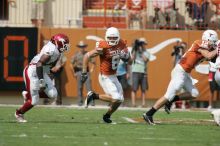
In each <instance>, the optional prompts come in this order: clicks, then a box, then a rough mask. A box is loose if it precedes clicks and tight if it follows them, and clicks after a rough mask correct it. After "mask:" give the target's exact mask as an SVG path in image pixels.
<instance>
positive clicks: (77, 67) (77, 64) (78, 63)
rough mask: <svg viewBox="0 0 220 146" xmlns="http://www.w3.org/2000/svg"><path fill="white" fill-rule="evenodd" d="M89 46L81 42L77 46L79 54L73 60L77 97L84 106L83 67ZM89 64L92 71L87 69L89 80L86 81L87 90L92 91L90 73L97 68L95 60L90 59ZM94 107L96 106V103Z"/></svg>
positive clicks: (72, 67)
mask: <svg viewBox="0 0 220 146" xmlns="http://www.w3.org/2000/svg"><path fill="white" fill-rule="evenodd" d="M87 46H88V45H87V44H85V43H84V42H83V41H80V42H79V43H78V44H77V47H78V48H79V49H80V51H78V52H77V53H75V54H74V55H73V56H72V58H71V66H70V67H71V69H72V71H73V75H74V77H75V78H76V80H77V96H78V105H79V106H82V105H83V85H84V83H82V82H81V73H82V67H83V57H84V55H85V54H86V53H87V51H86V50H85V49H86V48H87ZM89 63H90V64H91V67H90V70H89V67H88V68H87V74H88V80H86V82H85V85H86V90H87V91H91V90H92V87H91V78H90V73H92V72H93V70H94V67H95V61H94V59H90V60H89ZM92 105H95V103H94V101H93V103H92Z"/></svg>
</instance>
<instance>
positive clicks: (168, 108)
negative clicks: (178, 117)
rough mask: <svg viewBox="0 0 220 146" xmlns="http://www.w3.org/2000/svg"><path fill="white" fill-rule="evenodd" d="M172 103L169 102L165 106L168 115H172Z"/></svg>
mask: <svg viewBox="0 0 220 146" xmlns="http://www.w3.org/2000/svg"><path fill="white" fill-rule="evenodd" d="M172 104H173V103H172V102H169V101H167V102H166V103H165V105H164V110H165V112H166V113H167V114H170V109H171V107H172Z"/></svg>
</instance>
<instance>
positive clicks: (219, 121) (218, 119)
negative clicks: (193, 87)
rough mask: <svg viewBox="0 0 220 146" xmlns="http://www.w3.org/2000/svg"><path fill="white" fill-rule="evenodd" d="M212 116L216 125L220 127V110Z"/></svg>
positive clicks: (215, 111)
mask: <svg viewBox="0 0 220 146" xmlns="http://www.w3.org/2000/svg"><path fill="white" fill-rule="evenodd" d="M211 114H212V116H213V118H214V121H215V123H216V124H217V125H218V126H220V109H218V110H214V111H212V113H211Z"/></svg>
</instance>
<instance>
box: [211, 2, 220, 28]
mask: <svg viewBox="0 0 220 146" xmlns="http://www.w3.org/2000/svg"><path fill="white" fill-rule="evenodd" d="M211 3H212V5H211V6H213V5H214V8H213V9H214V11H215V14H214V15H213V16H212V18H211V23H212V24H214V28H213V29H220V0H211Z"/></svg>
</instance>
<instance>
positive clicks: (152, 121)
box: [143, 113, 156, 125]
mask: <svg viewBox="0 0 220 146" xmlns="http://www.w3.org/2000/svg"><path fill="white" fill-rule="evenodd" d="M143 118H144V121H146V122H147V123H148V124H149V125H156V124H155V123H154V120H153V117H152V116H148V115H147V114H145V113H144V114H143Z"/></svg>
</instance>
